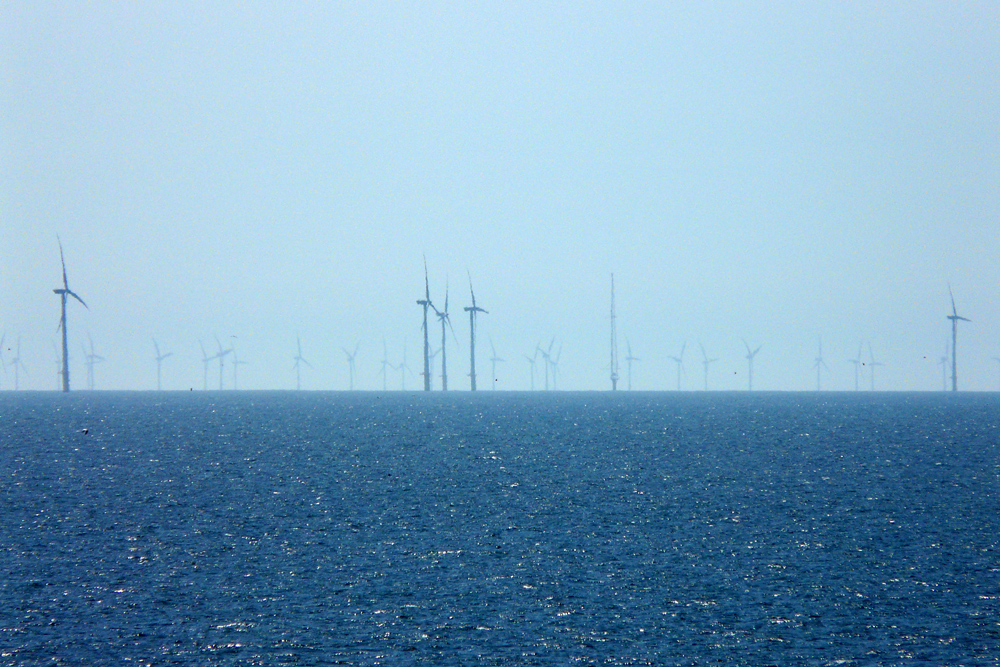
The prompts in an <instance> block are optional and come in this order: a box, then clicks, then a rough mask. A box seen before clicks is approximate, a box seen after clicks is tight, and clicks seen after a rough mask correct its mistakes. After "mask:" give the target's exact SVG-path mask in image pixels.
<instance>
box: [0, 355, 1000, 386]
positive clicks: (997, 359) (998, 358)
mask: <svg viewBox="0 0 1000 667" xmlns="http://www.w3.org/2000/svg"><path fill="white" fill-rule="evenodd" d="M993 361H995V362H997V363H1000V357H993ZM16 381H17V380H16V379H15V382H16Z"/></svg>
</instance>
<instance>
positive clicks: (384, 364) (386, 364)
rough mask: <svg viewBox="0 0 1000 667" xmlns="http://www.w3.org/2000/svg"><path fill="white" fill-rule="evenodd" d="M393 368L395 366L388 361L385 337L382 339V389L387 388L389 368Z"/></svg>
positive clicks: (386, 389)
mask: <svg viewBox="0 0 1000 667" xmlns="http://www.w3.org/2000/svg"><path fill="white" fill-rule="evenodd" d="M390 368H392V369H393V370H395V366H393V365H392V364H390V363H389V348H387V347H386V346H385V339H384V338H383V339H382V368H381V370H380V371H379V372H380V373H382V391H388V390H389V369H390Z"/></svg>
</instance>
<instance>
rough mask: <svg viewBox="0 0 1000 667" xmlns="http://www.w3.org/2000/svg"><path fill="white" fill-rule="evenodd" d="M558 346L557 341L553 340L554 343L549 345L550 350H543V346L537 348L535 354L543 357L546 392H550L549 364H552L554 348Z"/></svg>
mask: <svg viewBox="0 0 1000 667" xmlns="http://www.w3.org/2000/svg"><path fill="white" fill-rule="evenodd" d="M555 344H556V339H555V338H553V339H552V342H550V343H549V349H548V350H543V349H542V348H541V345H539V346H537V347H536V348H535V354H540V355H542V361H544V362H545V391H548V390H549V364H551V363H552V346H553V345H555Z"/></svg>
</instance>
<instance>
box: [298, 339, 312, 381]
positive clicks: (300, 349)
mask: <svg viewBox="0 0 1000 667" xmlns="http://www.w3.org/2000/svg"><path fill="white" fill-rule="evenodd" d="M295 349H296V353H295V365H294V368H295V390H296V391H299V390H301V389H302V364H305V365H306V366H308V367H309V368H312V364H310V363H309V362H308V361H306V358H305V357H303V356H302V339H301V338H299V337H298V336H296V337H295Z"/></svg>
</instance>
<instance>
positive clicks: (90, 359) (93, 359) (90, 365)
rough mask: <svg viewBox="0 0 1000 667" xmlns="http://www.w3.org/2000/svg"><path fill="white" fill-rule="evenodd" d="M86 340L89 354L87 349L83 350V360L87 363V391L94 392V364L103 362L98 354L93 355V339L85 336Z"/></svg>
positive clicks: (88, 335) (102, 358)
mask: <svg viewBox="0 0 1000 667" xmlns="http://www.w3.org/2000/svg"><path fill="white" fill-rule="evenodd" d="M87 340H88V341H90V352H87V348H83V358H84V359H85V360H86V362H87V389H88V390H90V391H93V390H94V364H97V363H100V362H102V361H104V357H102V356H100V355H99V354H94V339H93V338H91V337H90V334H89V333H88V334H87Z"/></svg>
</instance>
